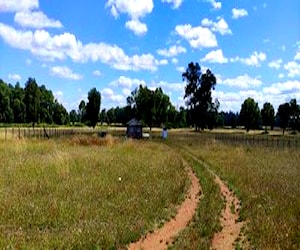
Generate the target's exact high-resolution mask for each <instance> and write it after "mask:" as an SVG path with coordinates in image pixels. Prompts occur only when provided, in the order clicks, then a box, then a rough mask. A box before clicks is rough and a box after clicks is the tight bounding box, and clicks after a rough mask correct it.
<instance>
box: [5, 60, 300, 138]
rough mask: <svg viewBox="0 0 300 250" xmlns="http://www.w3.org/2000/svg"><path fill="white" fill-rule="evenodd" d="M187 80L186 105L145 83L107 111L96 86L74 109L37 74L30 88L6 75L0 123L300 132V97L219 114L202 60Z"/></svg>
mask: <svg viewBox="0 0 300 250" xmlns="http://www.w3.org/2000/svg"><path fill="white" fill-rule="evenodd" d="M182 80H183V81H184V82H185V83H186V86H185V94H184V98H185V101H186V108H184V107H180V108H179V109H176V108H175V107H174V106H173V105H172V103H171V101H170V98H169V96H168V95H167V94H166V93H164V92H163V90H162V89H161V88H156V89H150V88H148V87H147V86H142V85H141V86H139V87H138V88H136V89H134V90H133V91H132V92H131V94H130V95H129V96H128V97H127V104H126V105H125V106H124V107H119V106H118V107H112V108H110V109H102V110H101V109H100V107H101V93H100V92H99V91H97V89H96V88H92V89H91V90H90V91H89V92H88V101H87V102H85V101H84V100H82V101H81V102H80V104H79V106H78V110H75V109H73V110H71V111H70V112H69V113H68V112H67V110H66V108H65V107H64V106H63V105H62V104H61V103H59V102H58V101H57V99H55V97H54V95H53V93H52V91H51V90H48V89H47V88H46V86H45V85H41V86H39V85H38V84H37V82H36V80H35V79H34V78H29V79H28V80H27V81H26V83H25V87H24V88H22V87H21V86H20V83H18V82H17V83H16V84H15V86H13V85H11V84H7V83H5V82H4V81H3V80H1V79H0V123H18V124H21V123H31V124H32V126H33V127H34V126H35V124H41V123H42V124H57V125H67V124H71V125H76V124H86V125H88V126H91V127H95V126H96V125H97V123H100V124H101V125H103V124H104V123H105V124H108V125H112V124H121V125H123V126H124V125H126V124H127V122H128V121H129V120H130V119H132V118H136V119H139V120H141V121H142V123H143V124H144V125H145V126H148V127H149V128H150V130H151V129H152V128H153V127H161V126H165V127H169V128H183V127H194V128H195V130H196V131H197V130H203V129H206V128H207V129H213V128H215V127H224V126H226V127H232V128H235V127H237V126H244V127H245V129H246V130H247V131H249V130H250V129H260V128H262V127H264V128H265V131H266V132H267V128H270V129H273V127H274V126H279V127H281V128H282V130H283V133H284V131H285V130H286V129H287V128H288V127H290V128H291V129H292V130H293V131H294V132H296V130H299V131H300V106H299V105H298V104H297V101H296V99H291V100H290V102H286V103H283V104H281V105H279V107H278V110H277V113H275V110H274V107H273V105H272V104H271V103H269V102H266V103H265V104H264V105H263V107H262V109H261V110H260V109H259V106H258V103H257V102H255V100H254V99H253V98H247V99H246V100H245V101H244V102H243V104H242V105H241V109H240V112H237V113H233V112H231V111H230V112H223V111H222V112H219V107H220V103H219V101H218V100H217V99H215V100H212V90H214V89H215V86H216V84H217V81H216V77H215V76H214V74H213V73H212V72H211V71H210V70H209V69H207V70H206V72H204V73H203V72H202V71H201V67H200V65H199V64H198V63H194V62H191V63H189V64H188V67H187V68H186V71H185V72H184V73H183V74H182Z"/></svg>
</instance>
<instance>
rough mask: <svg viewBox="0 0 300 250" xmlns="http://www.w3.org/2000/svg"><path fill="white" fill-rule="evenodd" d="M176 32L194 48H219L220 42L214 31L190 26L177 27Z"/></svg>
mask: <svg viewBox="0 0 300 250" xmlns="http://www.w3.org/2000/svg"><path fill="white" fill-rule="evenodd" d="M175 31H176V32H177V34H178V35H179V36H181V37H182V38H184V39H186V40H187V41H188V42H189V43H190V45H191V47H192V48H199V49H200V48H211V47H217V46H218V42H217V39H216V36H215V35H214V34H213V33H212V31H211V30H210V29H208V28H206V27H201V26H197V27H192V26H191V25H190V24H184V25H177V26H176V27H175Z"/></svg>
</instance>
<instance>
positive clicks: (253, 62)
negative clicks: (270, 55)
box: [230, 51, 267, 67]
mask: <svg viewBox="0 0 300 250" xmlns="http://www.w3.org/2000/svg"><path fill="white" fill-rule="evenodd" d="M266 59H267V55H266V54H265V53H263V52H256V51H255V52H254V53H253V54H252V55H251V56H250V57H248V58H241V57H239V56H237V57H235V58H231V59H230V61H231V62H241V63H243V64H246V65H248V66H255V67H260V66H261V62H263V61H265V60H266Z"/></svg>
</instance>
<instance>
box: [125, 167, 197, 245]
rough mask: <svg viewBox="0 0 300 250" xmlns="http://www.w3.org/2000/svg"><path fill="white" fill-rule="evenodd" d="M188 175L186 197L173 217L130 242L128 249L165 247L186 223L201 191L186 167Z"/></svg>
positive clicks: (191, 215) (189, 219)
mask: <svg viewBox="0 0 300 250" xmlns="http://www.w3.org/2000/svg"><path fill="white" fill-rule="evenodd" d="M188 176H189V178H190V179H191V187H190V190H189V192H188V194H187V196H186V197H187V198H186V199H185V200H184V201H183V203H182V204H181V205H180V207H179V208H178V210H177V214H176V216H175V218H174V219H171V220H170V221H169V222H167V223H166V224H165V225H164V226H163V227H162V228H159V229H157V230H155V231H154V232H153V233H149V234H147V235H146V236H145V237H143V238H141V239H140V240H139V241H138V242H135V243H131V244H130V245H129V248H128V249H130V250H135V249H155V250H159V249H167V247H168V245H169V244H171V243H172V240H173V238H174V237H175V236H176V235H177V234H178V233H179V231H181V230H182V229H184V228H185V227H186V226H187V225H188V223H189V222H190V221H191V220H192V218H193V216H194V214H195V212H196V208H197V205H198V202H199V197H200V196H199V195H200V192H201V189H200V185H199V181H198V179H197V177H196V175H195V174H194V173H193V171H192V170H191V168H188Z"/></svg>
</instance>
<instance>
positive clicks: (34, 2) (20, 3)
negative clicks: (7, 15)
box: [0, 0, 39, 12]
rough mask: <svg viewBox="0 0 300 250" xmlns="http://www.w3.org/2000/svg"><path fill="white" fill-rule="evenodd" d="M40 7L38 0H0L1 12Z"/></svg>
mask: <svg viewBox="0 0 300 250" xmlns="http://www.w3.org/2000/svg"><path fill="white" fill-rule="evenodd" d="M38 8H39V1H38V0H0V12H18V11H29V10H32V9H38Z"/></svg>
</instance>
